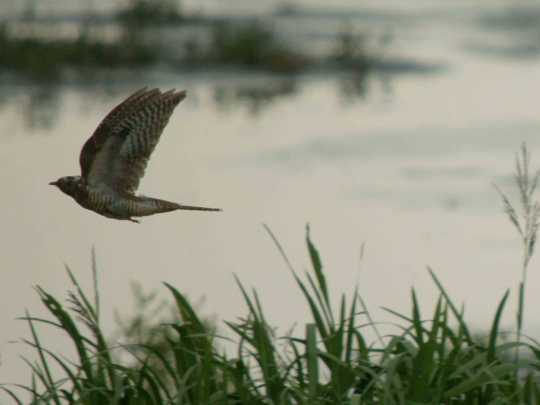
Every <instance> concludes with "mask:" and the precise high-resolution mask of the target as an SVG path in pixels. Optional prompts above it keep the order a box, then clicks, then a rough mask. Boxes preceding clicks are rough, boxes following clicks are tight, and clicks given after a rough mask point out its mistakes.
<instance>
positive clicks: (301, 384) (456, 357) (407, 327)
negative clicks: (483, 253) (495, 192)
mask: <svg viewBox="0 0 540 405" xmlns="http://www.w3.org/2000/svg"><path fill="white" fill-rule="evenodd" d="M517 172H518V174H517V177H516V181H519V182H520V183H518V184H519V187H520V190H523V191H525V192H526V193H525V196H526V197H527V198H529V200H528V201H531V199H532V191H534V188H533V185H535V184H536V180H535V179H536V178H537V177H536V175H535V176H534V177H533V180H531V178H530V177H527V176H529V175H528V173H529V157H528V154H527V153H526V150H525V149H524V148H523V149H522V152H521V154H520V155H519V157H518V164H517ZM526 178H529V180H527V181H526ZM503 201H504V203H505V209H506V211H507V213H508V214H509V215H510V218H511V219H512V218H514V219H513V221H512V222H513V223H514V225H515V226H516V227H517V228H518V229H521V231H522V232H523V235H527V232H529V235H530V237H529V238H526V239H524V240H525V241H526V242H527V243H528V245H527V246H529V249H528V250H526V253H527V254H528V255H529V256H527V257H528V259H527V260H526V261H524V263H523V265H524V272H523V274H524V275H525V276H526V271H527V265H528V263H529V261H530V256H531V255H532V254H533V248H534V243H533V242H532V240H533V239H534V238H533V235H536V231H535V230H536V227H535V225H534V224H535V223H536V219H535V218H537V217H536V216H535V215H536V214H535V213H537V212H538V210H537V208H536V207H537V206H536V205H535V204H532V205H526V207H530V208H527V209H529V211H528V212H529V213H530V214H532V216H531V218H532V219H533V221H532V222H531V224H532V225H531V224H530V225H526V223H523V222H520V221H521V219H523V218H521V219H520V217H519V216H518V214H516V210H512V209H511V207H512V205H511V204H510V200H509V199H508V198H506V197H504V198H503ZM521 201H525V200H524V199H523V194H522V200H521ZM524 207H525V206H524ZM527 229H528V230H529V231H526V230H527ZM266 230H267V231H268V234H269V235H270V237H271V239H272V240H273V242H274V243H275V245H276V249H277V251H278V252H279V253H280V254H281V255H282V257H283V259H284V263H285V266H286V268H288V270H289V271H290V273H291V277H292V281H293V282H294V283H295V285H296V287H297V289H298V292H299V293H300V294H301V295H302V296H303V298H304V301H305V304H306V307H307V309H308V311H309V314H310V315H309V318H310V319H308V320H307V322H305V324H304V325H303V330H301V331H299V332H298V333H296V334H293V333H288V334H280V333H279V332H278V331H277V330H276V329H275V328H274V327H272V326H271V325H270V324H269V322H268V321H267V316H266V314H267V310H266V309H264V306H263V303H262V302H261V300H260V297H259V294H258V293H257V290H256V289H250V288H248V287H247V286H245V285H244V284H243V283H242V282H241V281H240V280H238V279H237V280H236V282H237V284H238V289H239V293H240V294H241V295H242V297H243V299H244V302H245V314H244V316H243V317H241V318H239V319H238V320H235V321H226V322H224V328H226V330H227V332H228V334H229V335H231V334H232V338H231V337H228V338H225V337H223V336H222V335H221V332H220V331H222V327H219V326H218V327H217V328H216V327H215V326H212V325H211V324H210V323H209V322H207V321H206V320H205V319H204V318H203V317H201V316H200V315H199V314H198V311H197V310H196V309H195V308H196V307H195V306H194V305H193V304H192V303H191V301H190V300H189V299H188V297H187V296H186V295H185V294H183V293H182V292H180V291H179V290H178V289H176V288H175V287H173V286H172V285H170V284H165V287H166V289H167V290H168V291H169V293H170V295H171V297H172V301H173V303H174V306H175V312H176V318H177V320H176V321H171V322H166V323H164V324H162V325H161V326H160V327H159V329H157V330H156V331H155V332H156V333H159V334H160V339H159V344H154V343H152V342H150V341H143V342H131V343H129V344H118V343H112V342H111V341H109V340H107V339H106V338H105V335H106V334H105V332H104V331H103V330H102V328H101V326H100V315H99V294H98V288H97V269H96V267H97V266H96V265H95V258H94V256H93V261H92V263H93V266H92V267H93V274H94V280H95V288H94V295H93V297H92V299H90V298H89V296H88V295H87V294H86V293H85V292H84V290H83V289H82V288H81V286H80V285H79V283H78V282H77V280H76V278H75V277H74V276H73V274H72V272H71V271H70V270H69V269H68V276H69V278H70V280H71V283H72V292H71V293H69V295H68V299H67V305H66V304H63V303H62V302H60V301H59V300H58V299H56V298H55V297H53V296H52V295H50V294H49V293H47V292H46V291H44V290H43V289H42V288H39V287H38V288H37V292H38V294H39V296H40V298H41V300H42V303H43V305H44V306H45V308H46V309H47V310H48V311H49V313H50V318H47V319H45V318H36V317H33V316H31V315H29V314H27V315H26V316H25V317H24V318H23V319H24V320H25V321H26V322H27V323H28V326H29V330H30V336H31V337H30V339H28V340H25V342H26V343H27V344H28V345H30V346H31V347H33V348H34V349H35V352H36V354H37V356H36V359H37V360H35V361H30V360H24V361H26V362H27V364H28V365H29V367H30V368H31V370H32V374H33V378H32V380H31V382H30V383H29V384H28V385H19V386H14V385H6V384H4V385H1V386H0V390H3V391H4V393H5V394H6V397H7V398H10V399H11V400H12V401H13V402H14V403H16V404H27V403H31V404H55V405H57V404H123V405H124V404H130V405H131V404H186V405H195V404H216V405H217V404H220V405H222V404H223V405H233V404H234V405H240V404H246V405H247V404H249V405H258V404H260V405H262V404H275V405H278V404H279V405H308V404H309V405H323V404H332V405H334V404H343V405H358V404H390V405H392V404H411V405H413V404H417V405H418V404H452V405H453V404H478V405H483V404H519V403H523V404H537V403H540V385H539V382H538V372H539V371H540V346H539V345H538V344H537V343H535V342H534V341H532V340H528V341H527V342H525V341H524V339H522V336H521V331H522V330H521V329H518V330H519V331H520V334H519V335H518V338H517V339H516V340H514V341H508V340H503V339H502V336H503V335H502V331H501V325H500V322H501V318H502V316H503V313H504V311H505V309H506V305H507V301H508V298H509V295H510V290H508V291H506V292H505V293H504V294H503V296H502V297H501V299H500V301H499V302H498V304H497V306H496V309H495V311H494V313H493V320H492V322H491V328H490V330H489V333H488V336H487V338H486V339H477V338H475V337H474V335H473V333H472V331H471V328H470V326H469V325H468V324H467V321H466V318H465V314H464V312H463V310H462V308H460V307H459V306H458V305H457V304H456V303H454V302H453V300H452V299H451V297H450V296H449V294H448V292H447V291H446V289H445V288H444V286H443V285H442V283H441V282H440V281H439V279H438V278H437V276H436V275H435V272H434V271H432V270H431V269H428V271H429V274H430V276H431V278H432V280H433V283H434V286H435V288H436V289H437V291H438V293H439V297H438V300H437V302H436V304H435V306H434V308H433V309H432V310H431V312H430V314H428V315H425V314H424V313H423V310H422V309H421V308H420V305H419V303H418V302H419V298H418V294H417V293H416V291H415V290H414V289H411V304H410V309H409V311H407V312H404V311H396V310H394V309H388V308H386V311H387V312H388V313H389V314H391V315H393V316H394V317H395V324H396V325H398V326H397V327H396V328H395V329H394V330H393V332H391V333H389V334H386V335H382V334H381V332H380V331H379V330H378V327H377V323H376V322H375V321H374V320H373V317H372V315H371V314H370V312H369V310H368V308H367V306H366V305H365V303H364V302H363V301H362V298H361V296H360V294H359V291H358V290H357V289H354V290H353V291H351V292H349V293H343V294H341V295H339V296H335V295H334V293H333V292H332V289H331V286H330V285H329V283H328V280H327V278H326V274H325V270H324V267H323V260H322V258H321V256H320V254H319V251H318V250H317V248H316V246H315V244H314V242H313V240H312V238H311V236H310V233H309V228H308V229H307V232H306V248H307V251H308V255H309V259H310V262H311V265H310V269H309V270H308V271H306V272H304V273H299V272H298V271H296V270H295V268H294V266H293V265H292V263H291V262H290V260H289V259H288V257H287V255H286V253H285V249H284V248H283V247H282V246H281V245H280V244H279V242H278V240H277V238H276V237H275V236H274V235H273V234H272V232H271V231H270V230H269V229H268V228H266ZM531 230H532V231H534V232H532V233H531ZM534 237H535V236H534ZM525 284H526V279H525V278H523V279H522V281H521V283H520V292H519V297H520V302H521V303H520V306H519V309H518V311H522V312H523V310H524V304H523V302H524V291H525ZM522 312H521V313H522ZM518 320H519V322H520V323H519V324H518V327H519V328H522V326H523V325H522V320H523V317H522V315H521V316H520V315H519V312H518ZM40 327H54V328H57V329H59V330H60V331H62V332H63V333H64V334H65V335H66V336H67V337H68V340H69V341H70V342H71V344H72V345H73V347H74V348H75V353H76V355H75V356H74V357H73V358H70V359H67V358H66V357H64V356H63V355H62V354H61V353H57V352H53V351H51V350H49V349H47V348H46V347H45V346H44V345H43V343H42V342H41V340H40V338H39V328H40ZM223 332H225V331H224V330H223ZM223 334H225V333H223ZM372 336H375V338H372ZM225 341H227V343H228V346H230V345H231V343H232V345H233V350H224V346H225V345H224V343H225ZM530 342H532V343H530ZM518 348H527V349H529V350H530V351H531V352H532V353H533V356H532V357H530V358H526V357H519V358H517V359H514V357H513V356H511V355H509V354H511V353H513V352H514V351H515V350H516V349H518ZM126 356H127V357H128V359H127V360H126ZM24 392H26V393H27V394H26V395H25V394H24ZM27 396H29V397H30V399H29V400H27V398H26V397H27ZM23 397H24V398H23ZM2 403H4V402H2Z"/></svg>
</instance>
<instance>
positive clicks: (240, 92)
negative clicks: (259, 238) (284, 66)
mask: <svg viewBox="0 0 540 405" xmlns="http://www.w3.org/2000/svg"><path fill="white" fill-rule="evenodd" d="M298 90H299V86H298V83H297V81H296V78H294V77H287V78H284V79H278V80H269V81H264V82H262V83H248V84H237V85H217V86H215V87H214V90H213V100H214V103H215V105H216V107H217V109H218V110H219V111H222V112H230V111H233V110H236V109H237V108H238V107H241V108H245V109H246V110H247V111H248V113H249V114H250V115H251V116H254V117H257V116H259V115H260V114H261V113H262V112H263V111H264V110H265V109H266V108H268V107H269V106H270V105H272V104H273V103H275V102H277V101H278V100H282V99H289V98H291V97H293V96H294V95H295V94H297V92H298Z"/></svg>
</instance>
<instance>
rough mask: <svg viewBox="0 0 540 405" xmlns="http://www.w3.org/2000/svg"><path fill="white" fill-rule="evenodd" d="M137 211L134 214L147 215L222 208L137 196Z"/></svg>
mask: <svg viewBox="0 0 540 405" xmlns="http://www.w3.org/2000/svg"><path fill="white" fill-rule="evenodd" d="M137 200H138V202H137V208H138V209H137V211H138V212H137V213H134V214H133V216H146V215H152V214H157V213H161V212H169V211H175V210H191V211H221V209H220V208H209V207H200V206H196V205H183V204H177V203H175V202H171V201H165V200H160V199H159V198H150V197H138V198H137Z"/></svg>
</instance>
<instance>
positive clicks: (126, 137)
mask: <svg viewBox="0 0 540 405" xmlns="http://www.w3.org/2000/svg"><path fill="white" fill-rule="evenodd" d="M185 96H186V93H185V92H175V91H174V90H170V91H167V92H165V93H161V92H160V91H159V90H158V89H153V90H146V89H141V90H139V91H137V92H135V93H133V94H132V95H131V96H129V97H128V98H127V99H126V100H125V101H123V102H122V103H120V104H119V105H118V106H116V107H115V108H114V109H113V110H112V111H111V112H110V113H109V114H108V115H107V116H106V117H105V119H104V120H103V121H102V122H101V123H100V124H99V126H98V127H97V129H96V130H95V131H94V134H93V135H92V136H91V137H90V138H89V139H88V140H87V141H86V143H85V144H84V146H83V149H82V151H81V155H80V164H81V172H82V178H83V180H84V181H85V182H86V183H87V184H89V185H94V186H103V185H105V186H107V187H110V188H112V189H114V190H115V191H118V192H121V193H127V194H133V193H134V192H135V191H136V190H137V187H138V186H139V181H140V179H141V178H142V176H143V175H144V171H145V169H146V165H147V163H148V159H149V158H150V155H151V153H152V151H153V150H154V148H155V146H156V145H157V143H158V141H159V137H160V135H161V133H162V132H163V129H164V128H165V126H166V125H167V123H168V121H169V118H170V116H171V114H172V112H173V110H174V108H175V107H176V106H177V105H178V103H180V101H182V100H183V99H184V98H185Z"/></svg>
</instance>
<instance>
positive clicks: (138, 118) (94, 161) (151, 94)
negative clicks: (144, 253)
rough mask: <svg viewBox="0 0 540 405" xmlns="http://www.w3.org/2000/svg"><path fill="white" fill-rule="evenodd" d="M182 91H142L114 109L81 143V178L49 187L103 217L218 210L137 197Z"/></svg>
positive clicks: (65, 180)
mask: <svg viewBox="0 0 540 405" xmlns="http://www.w3.org/2000/svg"><path fill="white" fill-rule="evenodd" d="M185 97H186V92H185V91H178V92H177V91H175V90H169V91H167V92H161V91H160V90H159V89H152V90H147V89H146V88H144V89H141V90H138V91H136V92H135V93H133V94H132V95H131V96H129V97H128V98H127V99H125V100H124V101H123V102H122V103H120V104H119V105H117V106H116V107H115V108H114V109H113V110H112V111H111V112H110V113H109V114H108V115H107V116H106V117H105V118H104V119H103V121H101V123H100V124H99V125H98V127H97V128H96V130H95V131H94V133H93V134H92V136H91V137H90V138H89V139H88V140H87V141H86V143H85V144H84V146H83V148H82V150H81V154H80V157H79V163H80V166H81V175H80V176H65V177H61V178H59V179H58V180H56V181H53V182H51V183H49V184H50V185H54V186H57V187H58V188H59V189H60V190H61V191H63V192H64V193H65V194H67V195H69V196H70V197H72V198H73V199H74V200H75V201H77V203H79V205H81V206H83V207H84V208H86V209H89V210H91V211H94V212H97V213H98V214H100V215H103V216H105V217H108V218H114V219H119V220H128V221H132V222H139V221H137V220H135V219H134V218H133V217H142V216H147V215H153V214H158V213H162V212H169V211H174V210H196V211H221V210H220V209H219V208H207V207H198V206H193V205H182V204H177V203H174V202H170V201H165V200H160V199H158V198H151V197H145V196H142V195H136V194H135V192H136V191H137V188H138V187H139V182H140V180H141V178H142V177H143V175H144V171H145V169H146V165H147V164H148V160H149V159H150V155H151V154H152V151H153V150H154V148H155V147H156V145H157V143H158V142H159V137H160V136H161V134H162V132H163V129H164V128H165V126H166V125H167V123H168V122H169V118H170V116H171V114H172V113H173V111H174V109H175V107H176V106H177V105H178V104H179V103H180V101H182V100H183V99H184V98H185Z"/></svg>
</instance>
